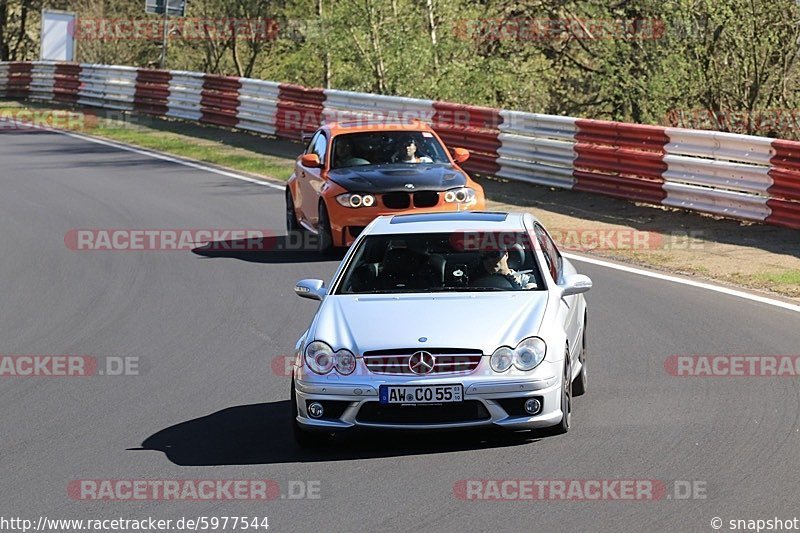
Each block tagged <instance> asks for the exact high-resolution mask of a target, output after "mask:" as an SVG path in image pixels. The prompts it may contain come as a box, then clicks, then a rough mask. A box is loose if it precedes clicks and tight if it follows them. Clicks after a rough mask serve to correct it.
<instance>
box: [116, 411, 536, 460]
mask: <svg viewBox="0 0 800 533" xmlns="http://www.w3.org/2000/svg"><path fill="white" fill-rule="evenodd" d="M290 405H291V403H290V402H289V401H288V400H285V401H279V402H271V403H260V404H253V405H241V406H237V407H231V408H228V409H223V410H222V411H217V412H216V413H213V414H210V415H208V416H204V417H201V418H195V419H194V420H189V421H187V422H182V423H180V424H177V425H174V426H171V427H168V428H166V429H162V430H161V431H159V432H158V433H156V434H154V435H152V436H150V437H148V438H147V439H146V440H145V441H144V442H143V443H142V446H141V448H130V450H136V451H138V450H150V451H159V452H163V453H164V454H165V455H166V456H167V459H169V460H170V461H171V462H173V463H174V464H176V465H180V466H222V465H245V464H279V463H297V462H321V461H352V460H354V459H372V458H379V457H402V456H410V455H428V454H438V453H451V452H457V451H466V450H479V449H491V448H500V447H508V446H520V445H524V444H530V443H531V442H536V440H537V439H535V438H533V437H532V436H531V434H530V433H521V434H520V433H511V432H501V431H495V430H481V431H476V430H472V431H457V432H436V433H406V432H403V433H402V437H401V438H400V437H398V433H396V432H394V433H383V432H360V433H356V434H348V435H337V436H336V437H335V438H334V439H333V440H332V441H331V443H330V444H329V445H327V446H325V447H322V448H319V449H312V450H306V449H301V448H299V447H298V446H297V445H296V444H295V442H294V438H293V436H292V428H291V420H290V409H291V407H290Z"/></svg>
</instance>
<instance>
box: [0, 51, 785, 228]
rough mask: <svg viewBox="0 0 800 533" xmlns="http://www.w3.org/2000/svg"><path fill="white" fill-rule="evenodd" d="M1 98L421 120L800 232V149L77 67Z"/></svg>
mask: <svg viewBox="0 0 800 533" xmlns="http://www.w3.org/2000/svg"><path fill="white" fill-rule="evenodd" d="M0 97H7V98H15V99H36V100H42V101H48V100H53V101H56V102H64V103H70V104H72V103H77V104H79V105H85V106H93V107H100V108H105V109H112V110H121V111H134V112H140V113H146V114H153V115H159V116H167V117H172V118H180V119H184V120H190V121H198V122H203V123H206V124H213V125H219V126H225V127H233V128H237V129H242V130H247V131H252V132H258V133H264V134H268V135H275V136H277V137H280V138H284V139H293V140H300V139H301V138H302V135H303V134H304V133H311V132H313V131H314V130H316V129H317V128H318V127H319V126H320V124H322V123H324V122H331V121H337V122H347V121H356V122H362V123H367V122H376V121H377V122H379V123H380V122H381V121H398V120H400V121H408V120H411V119H418V120H422V121H424V122H427V123H429V124H431V125H432V127H433V128H434V129H435V130H436V131H437V133H438V134H439V136H440V137H441V138H442V139H443V140H444V141H445V143H446V144H447V145H448V146H450V147H451V148H452V147H456V146H458V147H463V148H467V149H469V150H470V151H471V152H472V156H471V157H470V159H468V160H467V161H466V162H465V164H464V168H465V169H466V170H467V171H469V172H472V173H477V174H485V175H495V176H498V177H501V178H507V179H511V180H518V181H526V182H530V183H536V184H540V185H546V186H550V187H559V188H565V189H574V190H579V191H585V192H590V193H596V194H603V195H607V196H614V197H617V198H623V199H626V200H633V201H638V202H646V203H652V204H659V205H666V206H671V207H679V208H683V209H690V210H694V211H701V212H705V213H711V214H715V215H720V216H726V217H732V218H738V219H744V220H755V221H762V222H766V223H768V224H774V225H778V226H784V227H788V228H793V229H800V142H796V141H785V140H778V139H768V138H764V137H757V136H752V135H737V134H732V133H722V132H715V131H702V130H690V129H682V128H666V127H662V126H647V125H641V124H625V123H619V122H609V121H603V120H588V119H578V118H573V117H561V116H552V115H541V114H536V113H524V112H520V111H509V110H498V109H492V108H486V107H478V106H469V105H462V104H455V103H450V102H441V101H435V100H424V99H415V98H405V97H398V96H384V95H373V94H365V93H356V92H350V91H338V90H323V89H310V88H306V87H302V86H299V85H292V84H286V83H276V82H270V81H263V80H252V79H246V78H234V77H226V76H212V75H204V74H200V73H195V72H180V71H169V72H168V71H158V70H148V69H137V68H132V67H122V66H107V65H76V64H70V63H53V62H36V63H19V62H11V63H0Z"/></svg>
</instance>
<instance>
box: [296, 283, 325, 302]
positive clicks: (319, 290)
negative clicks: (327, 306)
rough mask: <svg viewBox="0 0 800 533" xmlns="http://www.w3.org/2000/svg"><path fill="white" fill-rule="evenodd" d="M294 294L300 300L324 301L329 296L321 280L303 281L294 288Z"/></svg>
mask: <svg viewBox="0 0 800 533" xmlns="http://www.w3.org/2000/svg"><path fill="white" fill-rule="evenodd" d="M294 293H295V294H296V295H298V296H299V297H300V298H308V299H310V300H322V298H324V297H325V295H327V294H328V289H326V288H325V283H324V282H323V281H322V280H321V279H303V280H300V281H298V282H297V285H295V286H294Z"/></svg>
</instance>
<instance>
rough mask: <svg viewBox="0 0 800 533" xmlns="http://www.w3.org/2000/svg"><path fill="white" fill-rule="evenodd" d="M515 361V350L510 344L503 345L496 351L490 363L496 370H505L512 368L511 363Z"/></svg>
mask: <svg viewBox="0 0 800 533" xmlns="http://www.w3.org/2000/svg"><path fill="white" fill-rule="evenodd" d="M513 361H514V350H512V349H511V348H509V347H508V346H502V347H500V348H498V349H496V350H495V351H494V353H493V354H492V358H491V359H490V360H489V363H490V364H491V366H492V370H494V371H495V372H505V371H506V370H508V369H509V368H511V363H512V362H513Z"/></svg>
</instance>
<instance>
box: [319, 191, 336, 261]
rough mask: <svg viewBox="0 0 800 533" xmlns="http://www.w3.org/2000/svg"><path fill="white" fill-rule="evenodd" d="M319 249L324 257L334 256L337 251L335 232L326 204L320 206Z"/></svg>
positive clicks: (322, 203) (321, 203)
mask: <svg viewBox="0 0 800 533" xmlns="http://www.w3.org/2000/svg"><path fill="white" fill-rule="evenodd" d="M317 249H318V250H319V252H320V253H321V254H323V255H332V254H333V253H334V251H335V250H336V249H335V247H334V246H333V231H332V230H331V219H330V217H328V208H327V207H325V203H324V202H320V204H319V219H318V222H317Z"/></svg>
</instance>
